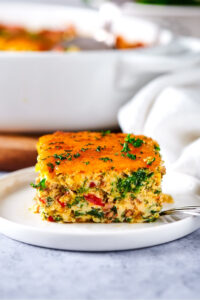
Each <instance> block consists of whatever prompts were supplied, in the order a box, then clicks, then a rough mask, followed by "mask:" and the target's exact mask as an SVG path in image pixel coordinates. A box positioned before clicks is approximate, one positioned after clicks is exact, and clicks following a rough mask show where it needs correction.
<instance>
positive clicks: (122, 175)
mask: <svg viewBox="0 0 200 300" xmlns="http://www.w3.org/2000/svg"><path fill="white" fill-rule="evenodd" d="M37 149H38V162H37V165H36V171H37V172H38V177H37V179H36V182H35V184H32V186H33V187H34V188H36V196H35V205H34V211H35V212H38V213H40V214H41V216H42V218H43V219H45V220H48V221H52V222H70V223H71V222H97V223H110V222H130V223H141V222H151V221H154V220H156V219H157V218H158V217H159V212H160V210H161V208H162V193H161V179H162V176H163V174H164V173H165V168H164V167H163V165H162V160H161V156H160V153H159V150H160V148H159V145H158V144H157V142H155V141H153V140H152V139H151V138H147V137H145V136H135V135H132V134H123V133H110V132H103V133H100V132H77V133H73V132H70V133H67V132H56V133H54V134H50V135H45V136H43V137H41V138H40V139H39V142H38V145H37Z"/></svg>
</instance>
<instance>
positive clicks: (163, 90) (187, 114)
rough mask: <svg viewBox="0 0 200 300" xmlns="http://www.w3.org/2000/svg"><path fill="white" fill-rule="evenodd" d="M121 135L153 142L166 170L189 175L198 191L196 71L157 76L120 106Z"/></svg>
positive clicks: (199, 72) (199, 79)
mask: <svg viewBox="0 0 200 300" xmlns="http://www.w3.org/2000/svg"><path fill="white" fill-rule="evenodd" d="M118 120H119V124H120V126H121V129H122V131H123V132H128V133H134V134H144V135H147V136H150V137H152V138H153V139H155V140H157V141H158V142H159V144H160V146H161V152H162V157H163V159H164V161H165V165H166V167H167V169H168V170H173V171H176V172H180V173H183V174H187V175H189V176H190V177H191V178H192V179H191V184H193V185H194V187H193V189H194V190H196V192H199V189H200V69H197V68H196V69H191V70H186V71H185V72H183V71H181V72H177V73H174V74H172V75H165V76H161V77H159V78H157V79H155V80H153V81H151V82H150V83H149V84H148V85H146V86H145V87H144V88H143V89H141V90H140V91H139V92H138V93H137V94H136V95H135V96H134V97H133V99H132V100H131V101H130V102H128V103H127V104H126V105H124V106H123V107H122V108H121V109H120V111H119V114H118Z"/></svg>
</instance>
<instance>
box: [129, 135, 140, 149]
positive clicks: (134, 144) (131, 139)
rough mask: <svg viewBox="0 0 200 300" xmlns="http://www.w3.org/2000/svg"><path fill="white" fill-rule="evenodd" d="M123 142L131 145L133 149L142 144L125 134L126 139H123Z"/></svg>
mask: <svg viewBox="0 0 200 300" xmlns="http://www.w3.org/2000/svg"><path fill="white" fill-rule="evenodd" d="M125 142H128V143H130V144H132V145H133V147H135V148H138V147H141V146H142V144H143V143H144V141H143V140H141V139H139V138H138V139H135V138H132V137H131V135H130V134H127V137H126V138H125Z"/></svg>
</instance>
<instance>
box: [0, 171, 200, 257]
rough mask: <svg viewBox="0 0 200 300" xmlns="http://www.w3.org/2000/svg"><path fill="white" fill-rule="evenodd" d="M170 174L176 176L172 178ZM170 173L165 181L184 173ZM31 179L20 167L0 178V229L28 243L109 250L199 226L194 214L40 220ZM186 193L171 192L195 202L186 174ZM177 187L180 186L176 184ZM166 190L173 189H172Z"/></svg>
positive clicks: (180, 199) (158, 241) (148, 243)
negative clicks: (128, 220)
mask: <svg viewBox="0 0 200 300" xmlns="http://www.w3.org/2000/svg"><path fill="white" fill-rule="evenodd" d="M174 176H175V177H176V178H174ZM178 177H179V175H178V174H171V175H170V177H168V179H166V185H168V184H169V185H171V184H173V183H176V182H178V180H179V179H180V181H181V182H182V184H183V180H184V176H183V175H180V177H179V178H178ZM34 179H35V173H34V169H33V168H28V169H23V170H20V171H17V172H14V173H11V174H10V175H6V176H4V177H2V178H1V179H0V231H1V232H2V233H3V234H5V235H7V236H9V237H11V238H13V239H16V240H19V241H22V242H25V243H29V244H32V245H37V246H42V247H49V248H57V249H65V250H81V251H110V250H125V249H134V248H141V247H148V246H153V245H158V244H162V243H166V242H169V241H172V240H175V239H178V238H181V237H183V236H185V235H187V234H189V233H191V232H193V231H194V230H196V229H197V228H199V227H200V218H197V217H185V216H184V217H183V216H181V217H169V216H168V217H165V218H164V217H162V218H161V219H160V220H159V221H157V222H155V223H151V224H56V223H50V222H46V221H41V219H40V216H39V215H37V214H33V213H32V212H31V211H30V210H29V208H30V207H31V205H32V199H33V197H34V194H35V191H34V190H33V189H32V188H31V187H30V185H29V183H30V182H32V181H33V180H34ZM184 184H185V185H187V187H188V192H189V194H188V195H186V193H185V192H184V195H186V196H181V197H180V195H179V196H175V201H176V202H177V203H178V204H177V205H182V204H185V203H187V204H195V203H196V204H199V203H200V200H199V199H198V198H197V197H195V196H194V193H193V194H192V193H191V190H192V189H193V186H192V185H191V182H190V180H189V181H188V176H186V180H185V182H184ZM179 187H180V186H179ZM169 190H172V191H173V187H172V189H170V187H169Z"/></svg>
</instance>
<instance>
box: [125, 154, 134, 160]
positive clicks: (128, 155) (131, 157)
mask: <svg viewBox="0 0 200 300" xmlns="http://www.w3.org/2000/svg"><path fill="white" fill-rule="evenodd" d="M126 156H127V157H128V158H130V159H133V160H135V159H136V155H135V154H131V153H127V154H126Z"/></svg>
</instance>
